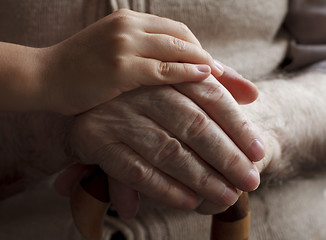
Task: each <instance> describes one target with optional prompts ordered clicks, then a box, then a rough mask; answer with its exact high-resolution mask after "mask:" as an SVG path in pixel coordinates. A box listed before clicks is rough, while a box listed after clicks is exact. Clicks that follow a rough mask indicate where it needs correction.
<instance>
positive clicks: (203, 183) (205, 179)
mask: <svg viewBox="0 0 326 240" xmlns="http://www.w3.org/2000/svg"><path fill="white" fill-rule="evenodd" d="M211 177H212V173H207V172H205V173H204V174H201V176H200V177H199V181H198V186H197V187H199V188H200V189H206V188H207V187H208V185H209V179H210V178H211Z"/></svg>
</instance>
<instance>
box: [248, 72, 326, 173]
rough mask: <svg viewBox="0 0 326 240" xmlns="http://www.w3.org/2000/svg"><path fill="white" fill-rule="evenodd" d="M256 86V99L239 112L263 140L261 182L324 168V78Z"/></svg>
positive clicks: (304, 76)
mask: <svg viewBox="0 0 326 240" xmlns="http://www.w3.org/2000/svg"><path fill="white" fill-rule="evenodd" d="M257 86H258V87H259V89H260V96H259V99H258V100H257V101H256V102H255V103H254V104H251V105H248V106H244V107H243V108H244V109H245V111H246V112H247V114H248V116H249V117H250V118H251V119H252V120H253V121H254V122H255V123H256V124H257V126H259V128H260V129H261V130H262V132H263V133H265V136H266V138H267V139H266V152H267V154H266V159H265V161H263V162H261V163H260V168H264V167H265V166H264V164H265V165H267V166H266V168H265V169H264V172H263V179H264V176H266V178H268V176H270V175H272V176H273V177H277V178H276V179H284V178H288V177H292V176H299V175H300V176H302V175H303V174H306V173H309V172H310V173H313V172H312V171H309V170H314V172H315V171H316V170H318V169H321V166H326V164H324V162H323V160H324V159H325V157H326V148H325V146H326V124H325V119H326V108H325V103H326V94H325V92H326V75H324V74H319V73H307V74H302V75H299V76H297V77H294V78H292V79H286V80H270V81H265V82H259V83H257Z"/></svg>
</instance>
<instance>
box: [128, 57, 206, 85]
mask: <svg viewBox="0 0 326 240" xmlns="http://www.w3.org/2000/svg"><path fill="white" fill-rule="evenodd" d="M129 69H130V70H133V71H131V72H134V75H133V76H132V77H133V80H134V85H135V84H136V86H132V88H134V87H139V86H144V85H145V86H148V85H166V84H174V83H181V82H197V81H202V80H204V79H206V78H207V77H208V76H209V75H210V73H211V69H210V67H209V66H208V65H194V64H188V63H177V62H161V61H159V60H155V59H148V58H140V57H137V58H135V60H134V61H132V62H131V63H130V64H129V66H128V71H126V72H129ZM135 69H137V71H135ZM128 78H130V76H128ZM127 87H129V88H130V84H129V85H128V86H127ZM122 91H123V90H122Z"/></svg>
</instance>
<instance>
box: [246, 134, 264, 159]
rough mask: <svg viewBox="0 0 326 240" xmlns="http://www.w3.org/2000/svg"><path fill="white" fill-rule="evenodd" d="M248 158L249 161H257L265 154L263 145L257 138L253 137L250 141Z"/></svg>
mask: <svg viewBox="0 0 326 240" xmlns="http://www.w3.org/2000/svg"><path fill="white" fill-rule="evenodd" d="M249 149H250V150H249V156H248V157H249V159H250V160H251V161H254V162H255V161H259V160H261V159H262V158H263V157H264V156H265V147H264V144H262V142H261V141H259V140H258V139H255V140H254V141H252V143H251V144H250V147H249Z"/></svg>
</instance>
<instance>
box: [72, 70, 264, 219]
mask: <svg viewBox="0 0 326 240" xmlns="http://www.w3.org/2000/svg"><path fill="white" fill-rule="evenodd" d="M230 80H231V81H230ZM236 81H238V82H236ZM220 82H222V83H225V82H232V78H230V77H228V76H227V74H226V75H225V77H224V78H221V80H220ZM220 82H218V81H217V80H216V79H215V78H214V77H212V76H211V77H209V78H208V79H206V80H205V81H203V82H200V83H184V84H178V85H175V86H174V88H173V87H171V86H161V87H144V88H141V89H138V90H134V91H132V92H129V93H126V94H123V95H121V96H120V97H118V98H116V99H114V100H112V101H110V102H108V103H106V104H103V105H101V106H98V107H96V108H95V109H93V110H91V111H89V112H88V113H86V114H83V115H81V116H79V117H78V118H77V120H76V125H75V128H74V131H73V137H74V141H75V146H76V147H77V149H78V151H79V155H80V156H83V157H82V162H83V163H87V164H98V165H100V166H101V167H102V168H103V169H104V171H105V172H106V173H107V174H108V175H109V176H110V180H109V183H110V188H109V189H110V193H111V197H112V203H113V204H114V205H115V207H116V209H117V210H118V212H119V214H120V215H121V216H124V217H131V216H133V215H134V214H135V213H136V212H137V202H138V197H137V192H136V191H138V192H139V193H140V194H141V198H148V199H151V200H153V201H154V202H157V203H161V204H164V205H167V206H171V207H175V208H181V209H194V208H197V211H199V212H201V213H217V212H221V211H223V210H225V209H226V208H227V207H229V206H231V205H232V204H233V203H234V202H235V201H236V200H237V198H238V195H239V194H240V192H239V191H238V190H237V189H240V190H243V191H252V190H254V189H255V188H257V186H258V184H259V173H258V171H257V169H256V167H255V165H254V164H253V163H252V161H258V160H260V159H261V158H262V157H263V156H264V149H263V146H262V144H261V139H260V136H259V135H258V133H257V132H256V130H255V129H254V127H253V126H252V124H251V123H250V121H248V120H247V119H246V117H245V116H244V114H243V113H242V112H241V111H240V108H239V105H238V104H237V102H236V101H235V100H234V98H233V97H232V96H231V94H230V93H229V92H228V91H227V90H226V89H225V88H224V87H223V86H222V84H221V83H220ZM233 83H237V84H238V86H239V87H240V88H242V89H243V90H244V92H247V93H248V95H247V96H248V99H250V98H251V99H250V101H252V100H253V99H254V98H255V97H256V96H257V92H256V89H254V88H253V87H252V85H250V84H249V82H244V81H242V82H241V81H239V80H234V79H233ZM248 84H249V85H248ZM250 91H251V92H250ZM233 94H234V97H235V98H239V99H240V100H241V102H243V103H245V102H246V101H245V97H244V96H245V94H243V92H237V91H234V92H233ZM247 101H248V100H247ZM126 186H127V187H126Z"/></svg>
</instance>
